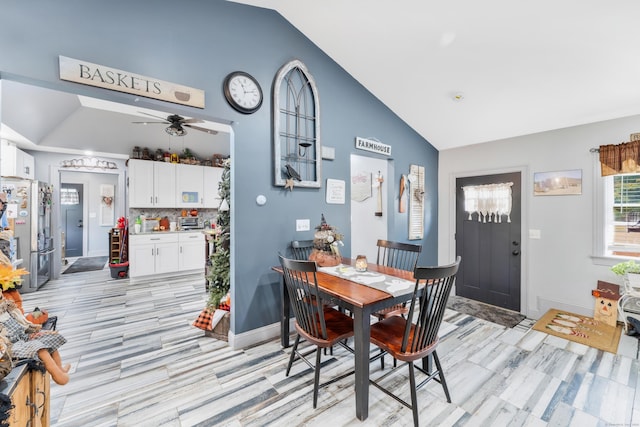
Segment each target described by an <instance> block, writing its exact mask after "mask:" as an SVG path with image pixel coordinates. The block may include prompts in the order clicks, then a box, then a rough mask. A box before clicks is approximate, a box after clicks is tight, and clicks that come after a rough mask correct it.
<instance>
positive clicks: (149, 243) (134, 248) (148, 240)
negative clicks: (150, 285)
mask: <svg viewBox="0 0 640 427" xmlns="http://www.w3.org/2000/svg"><path fill="white" fill-rule="evenodd" d="M179 253H180V250H179V243H178V234H177V233H167V234H161V233H158V234H142V235H131V236H129V276H130V277H132V278H133V277H140V276H149V275H153V274H161V273H173V272H177V271H179V269H180V261H179Z"/></svg>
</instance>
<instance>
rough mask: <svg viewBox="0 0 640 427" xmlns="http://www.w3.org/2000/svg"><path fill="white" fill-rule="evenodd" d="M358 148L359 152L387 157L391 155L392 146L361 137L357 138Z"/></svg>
mask: <svg viewBox="0 0 640 427" xmlns="http://www.w3.org/2000/svg"><path fill="white" fill-rule="evenodd" d="M356 148H357V149H358V150H364V151H370V152H372V153H378V154H384V155H385V156H390V155H391V146H390V145H387V144H383V143H382V142H380V141H376V140H374V139H367V138H360V137H359V136H356Z"/></svg>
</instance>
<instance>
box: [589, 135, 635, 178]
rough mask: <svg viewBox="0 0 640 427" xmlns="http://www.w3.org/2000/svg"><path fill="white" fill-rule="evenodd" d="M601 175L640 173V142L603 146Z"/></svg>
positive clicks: (601, 148)
mask: <svg viewBox="0 0 640 427" xmlns="http://www.w3.org/2000/svg"><path fill="white" fill-rule="evenodd" d="M598 151H599V152H600V174H601V175H602V176H609V175H616V174H620V173H640V141H631V142H623V143H622V144H610V145H601V146H600V148H599V150H598Z"/></svg>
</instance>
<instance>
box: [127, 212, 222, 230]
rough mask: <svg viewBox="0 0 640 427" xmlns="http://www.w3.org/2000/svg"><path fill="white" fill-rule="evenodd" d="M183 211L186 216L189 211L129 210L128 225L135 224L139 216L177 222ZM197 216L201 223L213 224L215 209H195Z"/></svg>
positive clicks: (216, 214) (215, 215)
mask: <svg viewBox="0 0 640 427" xmlns="http://www.w3.org/2000/svg"><path fill="white" fill-rule="evenodd" d="M183 210H185V211H186V213H187V216H188V215H189V212H190V211H191V209H187V208H185V209H181V208H161V209H154V208H130V209H129V225H130V226H132V225H133V224H134V223H135V222H136V217H138V216H140V215H145V216H146V217H151V218H153V217H156V218H164V217H165V216H166V217H167V218H169V221H177V220H178V218H179V217H180V216H182V211H183ZM197 211H198V216H199V217H201V218H202V219H203V221H209V222H210V223H211V222H215V220H216V217H217V216H218V210H217V209H204V208H202V209H197Z"/></svg>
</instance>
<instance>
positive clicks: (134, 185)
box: [128, 159, 176, 208]
mask: <svg viewBox="0 0 640 427" xmlns="http://www.w3.org/2000/svg"><path fill="white" fill-rule="evenodd" d="M128 173H129V180H128V183H129V207H132V208H156V207H157V208H174V207H176V201H175V194H176V165H175V164H173V163H166V162H153V161H150V160H137V159H129V163H128Z"/></svg>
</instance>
